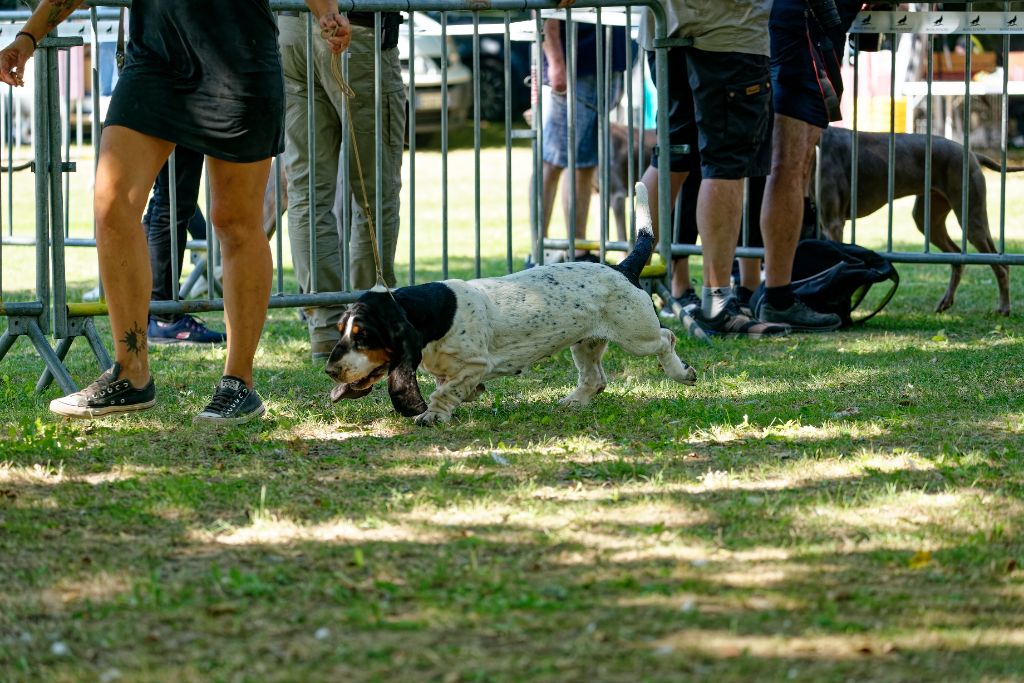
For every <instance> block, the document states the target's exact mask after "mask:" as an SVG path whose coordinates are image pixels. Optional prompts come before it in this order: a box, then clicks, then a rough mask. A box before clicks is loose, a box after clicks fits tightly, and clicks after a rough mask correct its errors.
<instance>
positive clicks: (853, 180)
mask: <svg viewBox="0 0 1024 683" xmlns="http://www.w3.org/2000/svg"><path fill="white" fill-rule="evenodd" d="M859 98H860V50H857V51H856V52H854V53H853V141H852V142H851V148H850V242H851V243H852V244H856V243H857V185H858V183H857V165H858V164H859V163H860V159H859V157H860V149H859V147H860V145H859V139H858V135H857V123H858V121H857V113H858V107H857V102H858V100H859Z"/></svg>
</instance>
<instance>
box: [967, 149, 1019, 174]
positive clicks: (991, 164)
mask: <svg viewBox="0 0 1024 683" xmlns="http://www.w3.org/2000/svg"><path fill="white" fill-rule="evenodd" d="M974 158H975V159H977V160H978V163H979V164H981V165H982V166H984V167H985V168H987V169H989V170H992V171H1002V170H1003V166H1002V164H1000V163H999V162H998V161H996V160H995V159H990V158H989V157H987V156H985V155H984V154H978V153H977V152H974ZM1020 171H1024V166H1007V167H1006V172H1007V173H1019V172H1020Z"/></svg>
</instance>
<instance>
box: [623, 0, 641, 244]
mask: <svg viewBox="0 0 1024 683" xmlns="http://www.w3.org/2000/svg"><path fill="white" fill-rule="evenodd" d="M632 36H633V8H632V7H630V6H629V5H626V40H625V41H624V42H625V43H626V69H627V72H626V110H627V111H628V112H629V114H628V115H627V116H626V132H627V135H626V158H627V161H626V185H627V186H628V187H626V206H625V208H624V212H623V215H625V216H628V218H627V220H626V225H627V226H628V227H627V228H626V240H627V241H630V242H632V241H633V238H634V235H635V233H636V226H635V225H634V224H633V223H634V215H633V184H634V183H635V182H636V171H637V169H636V167H635V166H634V165H633V135H634V130H633V127H634V126H633V124H634V121H633V118H634V111H633V71H634V70H633V38H632ZM641 60H642V58H641ZM642 61H643V60H642ZM643 73H644V70H643V67H642V66H641V68H640V87H641V90H642V89H643ZM640 115H641V116H643V109H641V111H640ZM640 145H641V147H642V146H643V140H642V139H641V142H640Z"/></svg>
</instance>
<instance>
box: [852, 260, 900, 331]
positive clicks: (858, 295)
mask: <svg viewBox="0 0 1024 683" xmlns="http://www.w3.org/2000/svg"><path fill="white" fill-rule="evenodd" d="M887 280H888V281H889V282H892V285H891V286H890V287H889V291H888V292H886V293H885V296H883V297H882V300H881V301H880V302H879V303H878V304H876V305H875V308H874V310H873V311H871V312H870V313H868V314H867V315H865V316H864V317H863V318H861V317H858V318H857V319H856V320H853V322H855V323H857V324H860V323H863V322H867V321H868V320H871V319H872V318H874V317H875V316H876V315H878V312H879V311H881V310H882V309H883V308H885V307H886V305H887V304H888V303H889V301H891V300H892V297H893V296H894V295H895V294H896V288H897V287H899V286H900V274H899V273H898V272H896V269H895V268H893V269H892V274H891V275H889V277H888V278H887ZM871 284H872V283H870V282H869V283H867V284H864V285H861V286H860V287H858V288H857V289H856V291H854V293H853V296H851V297H850V318H851V320H852V319H853V312H854V311H855V310H856V309H857V306H860V303H861V302H862V301H864V297H866V296H867V294H868V290H869V289H871Z"/></svg>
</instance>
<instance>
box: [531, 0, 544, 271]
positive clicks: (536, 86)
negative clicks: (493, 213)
mask: <svg viewBox="0 0 1024 683" xmlns="http://www.w3.org/2000/svg"><path fill="white" fill-rule="evenodd" d="M533 21H534V31H535V35H536V39H535V40H534V43H533V74H532V80H531V91H532V93H533V94H534V95H535V97H534V98H533V99H534V100H535V101H534V102H533V108H534V109H535V110H536V111H535V112H534V114H533V187H532V189H533V207H534V210H533V213H534V239H533V250H534V254H533V262H534V263H536V264H538V265H544V237H545V235H544V201H543V195H544V189H543V188H544V181H543V178H544V96H543V89H544V83H543V79H544V47H543V41H544V39H545V36H544V20H543V18H542V17H541V14H540V10H534V13H533Z"/></svg>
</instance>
